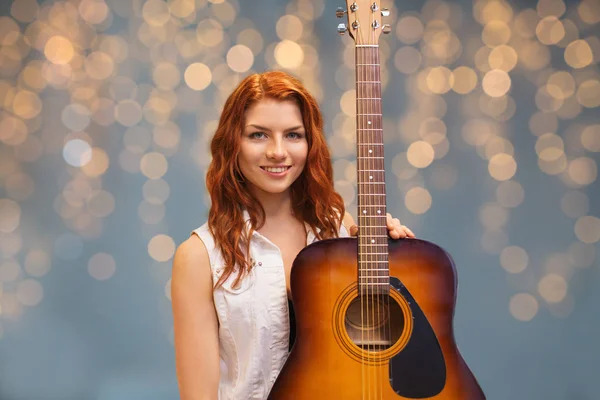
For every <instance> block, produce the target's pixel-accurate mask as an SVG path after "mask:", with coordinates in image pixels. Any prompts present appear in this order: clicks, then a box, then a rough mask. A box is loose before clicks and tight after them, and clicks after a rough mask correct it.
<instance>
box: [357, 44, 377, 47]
mask: <svg viewBox="0 0 600 400" xmlns="http://www.w3.org/2000/svg"><path fill="white" fill-rule="evenodd" d="M356 47H379V45H378V44H357V45H356Z"/></svg>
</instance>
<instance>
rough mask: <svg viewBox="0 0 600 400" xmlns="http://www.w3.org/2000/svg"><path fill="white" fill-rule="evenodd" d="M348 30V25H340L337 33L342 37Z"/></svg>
mask: <svg viewBox="0 0 600 400" xmlns="http://www.w3.org/2000/svg"><path fill="white" fill-rule="evenodd" d="M347 30H348V28H347V27H346V24H339V25H338V27H337V31H338V33H339V34H340V35H343V34H344V33H346V31H347Z"/></svg>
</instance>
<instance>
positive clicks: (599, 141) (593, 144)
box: [581, 124, 600, 152]
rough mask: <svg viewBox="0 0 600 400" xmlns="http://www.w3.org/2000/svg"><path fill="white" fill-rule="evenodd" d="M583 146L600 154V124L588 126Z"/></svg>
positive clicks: (585, 129) (582, 141)
mask: <svg viewBox="0 0 600 400" xmlns="http://www.w3.org/2000/svg"><path fill="white" fill-rule="evenodd" d="M581 144H582V145H583V147H585V148H586V149H587V150H589V151H593V152H600V124H594V125H588V126H586V127H585V128H584V129H583V131H582V132H581Z"/></svg>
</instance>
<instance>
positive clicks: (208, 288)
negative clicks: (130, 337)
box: [171, 235, 219, 400]
mask: <svg viewBox="0 0 600 400" xmlns="http://www.w3.org/2000/svg"><path fill="white" fill-rule="evenodd" d="M171 299H172V307H173V324H174V331H175V365H176V369H177V382H178V384H179V393H180V396H181V400H216V399H217V397H218V387H219V336H218V322H217V314H216V311H215V306H214V302H213V283H212V276H211V270H210V260H209V258H208V253H207V251H206V247H204V243H203V242H202V240H200V238H199V237H198V236H196V235H192V236H190V238H188V239H187V240H186V241H185V242H183V243H182V244H181V245H180V246H179V248H178V249H177V251H176V252H175V257H174V259H173V275H172V278H171Z"/></svg>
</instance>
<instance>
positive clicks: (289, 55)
mask: <svg viewBox="0 0 600 400" xmlns="http://www.w3.org/2000/svg"><path fill="white" fill-rule="evenodd" d="M274 56H275V60H276V61H277V63H278V64H279V65H281V66H282V67H283V68H289V69H295V68H298V67H300V66H301V65H302V62H303V61H304V50H302V47H300V45H299V44H298V43H296V42H293V41H291V40H282V41H281V42H279V43H278V44H277V45H276V46H275V50H274Z"/></svg>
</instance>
